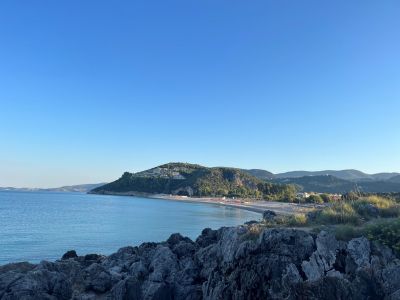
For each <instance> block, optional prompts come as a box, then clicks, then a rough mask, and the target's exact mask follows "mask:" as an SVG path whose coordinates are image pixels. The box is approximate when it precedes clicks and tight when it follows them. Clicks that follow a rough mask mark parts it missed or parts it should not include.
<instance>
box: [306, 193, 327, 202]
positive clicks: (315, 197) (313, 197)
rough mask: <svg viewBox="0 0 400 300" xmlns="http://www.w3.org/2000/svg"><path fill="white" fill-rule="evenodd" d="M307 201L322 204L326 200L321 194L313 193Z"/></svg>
mask: <svg viewBox="0 0 400 300" xmlns="http://www.w3.org/2000/svg"><path fill="white" fill-rule="evenodd" d="M307 202H310V203H315V204H322V203H324V200H323V199H322V197H321V196H320V195H311V196H310V197H308V198H307Z"/></svg>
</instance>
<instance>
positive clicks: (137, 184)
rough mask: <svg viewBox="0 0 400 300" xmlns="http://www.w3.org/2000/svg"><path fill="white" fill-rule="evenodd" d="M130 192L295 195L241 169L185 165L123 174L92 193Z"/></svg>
mask: <svg viewBox="0 0 400 300" xmlns="http://www.w3.org/2000/svg"><path fill="white" fill-rule="evenodd" d="M129 192H139V193H148V194H172V195H181V196H190V197H192V196H194V197H240V198H263V199H268V200H276V199H284V198H292V197H294V196H295V188H294V187H293V186H290V185H283V184H279V183H271V182H267V181H264V180H262V179H260V178H257V177H255V176H253V175H251V174H249V173H248V172H246V171H244V170H241V169H235V168H226V167H214V168H207V167H204V166H200V165H196V164H188V163H168V164H164V165H161V166H158V167H155V168H152V169H149V170H146V171H143V172H138V173H129V172H125V173H124V174H123V175H122V176H121V178H119V179H118V180H116V181H114V182H111V183H109V184H106V185H103V186H100V187H98V188H95V189H94V190H92V193H98V194H112V193H129Z"/></svg>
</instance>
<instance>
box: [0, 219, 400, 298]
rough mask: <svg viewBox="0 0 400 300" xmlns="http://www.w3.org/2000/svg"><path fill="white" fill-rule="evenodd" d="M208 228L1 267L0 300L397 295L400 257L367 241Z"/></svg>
mask: <svg viewBox="0 0 400 300" xmlns="http://www.w3.org/2000/svg"><path fill="white" fill-rule="evenodd" d="M248 231H249V227H248V226H239V227H231V228H221V229H219V230H211V229H206V230H203V232H202V234H201V235H200V237H199V238H198V239H197V240H196V242H193V241H191V240H190V239H188V238H185V237H182V236H181V235H180V234H173V235H171V237H170V238H169V239H168V240H167V241H166V242H163V243H144V244H142V245H140V246H139V247H125V248H121V249H120V250H118V252H116V253H114V254H112V255H109V256H107V257H105V256H101V255H94V254H92V255H86V256H80V257H75V255H73V253H71V254H68V255H66V256H65V257H64V259H63V260H59V261H56V262H45V261H44V262H41V263H39V264H37V265H32V264H29V263H18V264H9V265H5V266H0V299H1V300H14V299H24V300H26V299H52V300H53V299H74V300H78V299H80V300H89V299H117V300H125V299H152V300H156V299H174V300H183V299H185V300H186V299H189V300H200V299H235V300H240V299H293V300H294V299H332V300H333V299H399V296H400V261H399V260H398V259H397V258H395V256H394V255H393V252H392V251H391V250H390V249H388V248H387V247H384V246H381V245H379V244H376V243H373V244H370V242H369V241H368V240H367V239H365V238H358V239H353V240H351V241H350V242H348V243H346V242H343V241H341V242H338V241H337V240H336V239H335V238H334V236H333V235H331V234H329V233H327V232H321V233H320V234H318V236H317V237H315V236H313V235H310V234H309V233H307V232H305V231H300V230H293V229H265V230H264V231H263V232H262V233H261V234H260V235H259V237H258V239H256V240H254V239H249V235H248Z"/></svg>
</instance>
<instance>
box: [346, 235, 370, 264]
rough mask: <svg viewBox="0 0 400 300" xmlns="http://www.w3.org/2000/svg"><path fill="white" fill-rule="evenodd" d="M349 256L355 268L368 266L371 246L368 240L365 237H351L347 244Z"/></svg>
mask: <svg viewBox="0 0 400 300" xmlns="http://www.w3.org/2000/svg"><path fill="white" fill-rule="evenodd" d="M347 252H348V253H349V256H348V257H349V258H350V259H352V260H353V262H354V263H355V264H356V268H357V269H358V268H368V267H370V255H371V248H370V244H369V241H368V240H367V239H366V238H365V237H360V238H356V239H352V240H351V241H350V242H349V243H348V244H347Z"/></svg>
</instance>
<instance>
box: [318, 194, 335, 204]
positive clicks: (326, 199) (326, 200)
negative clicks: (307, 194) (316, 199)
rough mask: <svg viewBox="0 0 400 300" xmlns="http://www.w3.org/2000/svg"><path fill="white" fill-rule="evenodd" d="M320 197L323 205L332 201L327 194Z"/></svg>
mask: <svg viewBox="0 0 400 300" xmlns="http://www.w3.org/2000/svg"><path fill="white" fill-rule="evenodd" d="M320 197H321V199H322V201H324V202H325V203H328V202H331V201H332V198H331V197H330V196H329V195H327V194H321V195H320Z"/></svg>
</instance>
